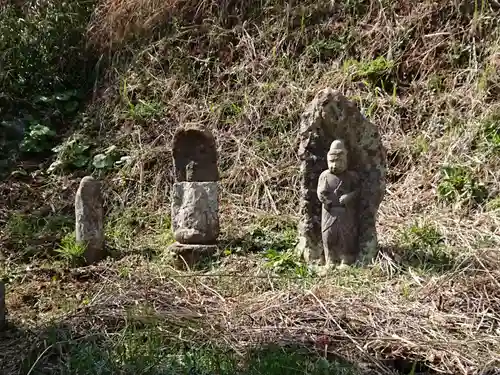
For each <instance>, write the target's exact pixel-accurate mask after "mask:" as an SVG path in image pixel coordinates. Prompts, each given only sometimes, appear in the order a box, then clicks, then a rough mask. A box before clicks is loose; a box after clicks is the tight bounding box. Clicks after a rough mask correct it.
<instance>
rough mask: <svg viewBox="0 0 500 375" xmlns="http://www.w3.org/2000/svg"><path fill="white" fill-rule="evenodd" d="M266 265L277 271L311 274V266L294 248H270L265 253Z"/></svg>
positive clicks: (298, 274) (302, 274) (304, 275)
mask: <svg viewBox="0 0 500 375" xmlns="http://www.w3.org/2000/svg"><path fill="white" fill-rule="evenodd" d="M263 258H264V259H265V261H266V262H265V264H264V266H265V267H266V268H268V269H270V270H272V271H273V272H276V273H288V274H289V273H292V274H295V275H297V276H299V277H306V276H308V275H309V274H310V272H309V268H308V267H307V265H306V264H304V262H303V261H302V260H301V259H300V257H299V256H298V255H297V253H296V252H295V251H293V250H287V251H281V252H280V251H277V250H275V249H268V250H267V251H265V252H264V253H263Z"/></svg>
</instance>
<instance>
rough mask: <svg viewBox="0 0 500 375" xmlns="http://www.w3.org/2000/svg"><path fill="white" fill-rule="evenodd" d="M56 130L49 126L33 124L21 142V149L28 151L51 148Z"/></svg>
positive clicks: (40, 150)
mask: <svg viewBox="0 0 500 375" xmlns="http://www.w3.org/2000/svg"><path fill="white" fill-rule="evenodd" d="M55 136H56V132H55V131H53V130H52V129H50V128H49V127H48V126H45V125H40V124H35V125H31V126H30V127H29V129H28V131H27V132H26V134H25V135H24V139H23V141H22V142H21V150H22V151H26V152H42V151H47V150H50V148H51V144H52V142H53V139H54V137H55Z"/></svg>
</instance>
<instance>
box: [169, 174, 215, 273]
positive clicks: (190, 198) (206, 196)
mask: <svg viewBox="0 0 500 375" xmlns="http://www.w3.org/2000/svg"><path fill="white" fill-rule="evenodd" d="M172 230H173V232H174V238H175V240H176V241H177V242H176V243H174V244H173V245H171V246H170V248H169V250H170V251H172V252H173V253H174V254H175V256H176V257H182V258H184V260H185V261H186V263H188V265H190V266H191V265H192V264H194V263H196V262H197V261H199V260H200V259H201V258H202V257H204V256H210V255H212V254H213V253H214V252H215V251H216V250H217V245H216V243H217V237H218V235H219V199H218V186H217V182H215V181H210V182H198V181H190V182H187V181H185V182H176V183H174V185H173V187H172ZM181 263H182V261H181Z"/></svg>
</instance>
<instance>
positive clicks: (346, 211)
mask: <svg viewBox="0 0 500 375" xmlns="http://www.w3.org/2000/svg"><path fill="white" fill-rule="evenodd" d="M358 188H359V179H358V175H357V174H356V173H355V172H351V171H346V172H343V173H340V174H338V175H334V174H333V173H331V172H330V171H329V170H326V171H324V172H322V173H321V175H320V177H319V181H318V198H319V200H320V202H321V203H322V215H321V232H322V240H323V249H324V256H325V263H326V264H331V263H334V262H338V261H346V262H348V263H351V262H352V261H354V258H355V257H356V254H357V247H358V228H359V223H358V222H359V220H358V219H359V218H358V203H359V197H358V195H357V192H358V191H359V190H358ZM352 192H355V193H356V195H355V196H354V197H353V198H352V199H351V200H350V201H349V202H347V203H346V204H341V203H340V201H339V199H340V197H341V196H342V195H344V194H348V193H352Z"/></svg>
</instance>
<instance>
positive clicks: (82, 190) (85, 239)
mask: <svg viewBox="0 0 500 375" xmlns="http://www.w3.org/2000/svg"><path fill="white" fill-rule="evenodd" d="M103 204H104V200H103V197H102V192H101V183H100V182H99V181H97V180H95V179H94V178H92V177H90V176H87V177H84V178H83V179H82V181H81V182H80V187H79V188H78V191H77V192H76V197H75V216H76V242H77V243H79V244H81V245H82V246H84V247H85V261H86V262H87V264H94V263H96V262H98V261H99V260H101V259H102V258H103V257H104V255H105V254H104V207H103Z"/></svg>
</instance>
